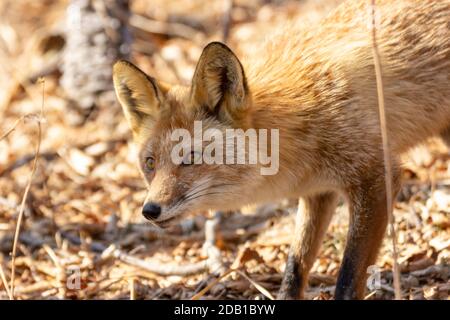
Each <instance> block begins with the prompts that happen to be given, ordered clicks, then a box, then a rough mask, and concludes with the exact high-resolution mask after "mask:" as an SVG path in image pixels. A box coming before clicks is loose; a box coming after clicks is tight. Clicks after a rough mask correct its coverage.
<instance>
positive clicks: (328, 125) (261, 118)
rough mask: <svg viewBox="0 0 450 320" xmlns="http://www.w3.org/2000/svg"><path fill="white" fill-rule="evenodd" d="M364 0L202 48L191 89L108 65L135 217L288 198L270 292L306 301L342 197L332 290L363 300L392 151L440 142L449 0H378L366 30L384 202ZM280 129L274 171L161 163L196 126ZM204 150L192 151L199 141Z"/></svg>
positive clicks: (394, 157) (449, 88)
mask: <svg viewBox="0 0 450 320" xmlns="http://www.w3.org/2000/svg"><path fill="white" fill-rule="evenodd" d="M370 8H371V7H370V5H369V3H368V1H366V0H351V1H344V2H343V3H341V4H340V5H339V6H338V7H337V8H336V9H335V10H334V11H333V12H332V13H331V14H329V15H328V16H327V17H325V18H324V19H323V20H322V21H321V22H320V23H319V24H318V25H317V26H315V27H302V28H297V29H295V28H285V29H283V28H281V29H280V30H281V31H280V32H278V33H277V32H275V35H274V36H272V37H271V38H270V39H268V40H267V41H266V42H264V43H263V44H262V45H261V48H260V49H259V50H258V51H257V52H256V53H254V54H251V55H248V56H246V57H243V58H241V59H239V58H238V56H237V55H236V54H235V53H234V52H233V51H232V50H231V49H230V48H229V47H228V46H226V45H225V44H223V43H220V42H211V43H209V44H208V45H206V47H204V49H203V51H202V53H201V56H200V58H199V60H198V62H197V66H196V68H195V71H194V74H193V77H192V82H191V84H190V85H189V86H184V85H171V84H167V83H165V82H163V81H159V80H157V79H155V78H153V77H151V76H149V75H147V74H146V73H144V72H143V71H141V70H140V69H139V68H138V67H136V66H135V65H133V64H132V63H130V62H128V61H124V60H120V61H118V62H116V63H115V65H114V66H113V82H114V88H115V92H116V95H117V98H118V101H119V102H120V104H121V105H122V107H123V111H124V115H125V117H126V119H127V121H128V123H129V125H130V128H131V131H132V133H133V140H134V142H135V144H136V145H137V146H138V152H137V157H138V159H139V160H138V161H139V168H140V171H141V172H142V175H143V177H144V180H145V182H146V185H147V187H148V196H147V198H146V200H145V203H144V205H143V209H142V214H143V215H144V217H146V218H147V219H149V220H150V221H152V223H154V224H155V225H158V226H160V227H161V228H166V227H168V226H170V225H172V224H173V223H174V222H175V221H178V220H179V219H182V218H183V217H185V216H186V215H188V214H195V213H198V212H203V211H206V210H238V209H239V208H242V207H244V206H246V205H249V204H258V203H267V202H276V201H280V200H282V199H292V198H295V199H299V200H298V201H299V202H298V212H297V215H296V220H295V221H296V222H295V227H294V230H293V237H292V243H291V246H290V249H289V254H288V258H287V262H286V267H285V271H284V277H283V280H282V282H281V288H280V291H279V295H278V298H279V299H304V297H305V295H304V292H305V289H306V287H307V283H308V273H309V271H310V269H311V268H312V265H313V263H314V261H315V258H316V256H317V254H318V251H319V250H320V246H321V243H322V240H323V238H324V235H325V233H326V231H327V227H328V225H329V223H330V220H331V218H332V216H333V214H334V212H335V209H336V207H337V205H338V204H339V201H340V199H343V200H345V201H346V202H347V203H348V207H349V227H348V234H347V240H346V246H345V250H344V253H343V258H342V261H341V265H340V269H339V273H338V276H337V282H336V288H335V294H334V298H335V299H336V300H341V299H363V298H364V295H365V289H366V285H365V284H366V281H367V275H368V274H367V269H368V267H369V266H371V265H373V264H375V263H376V258H377V255H378V251H379V248H380V245H381V242H382V240H383V238H384V235H385V231H386V227H387V224H388V209H392V208H393V206H394V200H395V195H396V194H397V192H398V191H399V189H400V188H401V161H400V156H401V155H402V154H404V153H405V152H407V151H408V150H409V149H410V148H412V147H414V146H415V145H416V144H418V143H422V142H424V141H426V139H428V138H430V137H433V136H441V137H443V138H444V139H446V141H447V142H449V141H450V138H449V137H450V0H439V1H436V0H378V1H376V7H375V9H376V15H375V16H376V23H375V27H376V31H377V39H376V41H377V45H378V50H379V57H380V61H381V66H382V79H383V90H384V96H385V108H386V110H385V112H386V123H387V135H388V137H389V149H390V162H391V166H392V177H391V179H392V199H394V200H393V202H392V203H391V204H389V206H391V208H388V204H387V201H386V195H387V191H386V186H385V171H384V170H385V163H384V159H383V154H384V153H383V143H382V134H381V128H380V115H379V110H378V103H379V102H378V98H377V85H376V76H375V71H374V68H375V65H374V60H373V46H372V39H371V33H370V32H371V31H370V28H369V25H370V24H369V21H371V20H370V19H371V18H370V17H371V16H370V14H369V12H370ZM195 121H202V124H203V126H204V127H205V128H214V129H215V130H219V131H220V132H225V131H226V130H227V129H230V128H232V129H243V130H246V129H251V128H254V129H273V128H276V129H278V130H279V170H278V172H277V173H276V174H273V175H262V174H261V173H260V168H261V166H262V165H261V164H260V163H256V164H248V163H244V164H227V163H223V164H205V163H202V164H195V163H194V162H195V161H194V160H195V158H197V157H198V155H197V154H196V153H195V152H192V153H190V154H188V155H187V156H186V157H187V159H186V161H182V162H181V163H176V164H175V163H174V162H173V161H171V157H170V154H171V150H172V149H173V148H174V146H175V145H176V143H177V142H176V141H173V139H171V132H172V131H173V130H175V129H180V128H182V129H184V130H187V131H188V132H190V133H192V132H193V130H194V122H195ZM201 147H202V146H201Z"/></svg>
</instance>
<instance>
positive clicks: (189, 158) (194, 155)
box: [181, 151, 202, 166]
mask: <svg viewBox="0 0 450 320" xmlns="http://www.w3.org/2000/svg"><path fill="white" fill-rule="evenodd" d="M201 158H202V154H201V153H200V152H196V151H192V152H191V153H189V154H187V155H186V157H184V159H183V162H182V163H181V164H182V165H184V166H189V165H191V164H195V163H200V162H201Z"/></svg>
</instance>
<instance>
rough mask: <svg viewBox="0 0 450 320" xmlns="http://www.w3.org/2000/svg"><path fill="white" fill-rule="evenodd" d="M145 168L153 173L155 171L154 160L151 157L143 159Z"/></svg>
mask: <svg viewBox="0 0 450 320" xmlns="http://www.w3.org/2000/svg"><path fill="white" fill-rule="evenodd" d="M145 167H146V168H147V169H148V170H150V171H153V170H154V169H155V159H154V158H153V157H147V158H145Z"/></svg>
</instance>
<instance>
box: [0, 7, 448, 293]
mask: <svg viewBox="0 0 450 320" xmlns="http://www.w3.org/2000/svg"><path fill="white" fill-rule="evenodd" d="M339 2H341V1H338V0H319V1H317V0H316V1H314V0H310V1H281V0H278V1H263V0H250V1H244V0H238V1H235V5H234V7H233V10H232V12H231V17H232V19H231V20H232V23H231V28H230V36H229V39H228V43H229V45H230V46H231V47H232V48H233V49H234V50H235V51H236V52H237V53H238V55H241V54H244V53H246V52H251V49H252V47H253V45H254V43H256V42H259V41H262V40H263V39H264V38H265V36H266V35H267V33H268V32H269V31H270V30H272V29H273V28H274V27H275V26H277V25H280V24H283V23H284V22H285V21H288V20H294V21H299V22H301V23H304V24H305V25H307V24H312V23H317V22H318V21H319V20H320V18H321V17H323V16H324V15H326V14H327V13H328V12H329V11H330V10H332V9H333V8H334V7H335V6H336V5H337V4H338V3H339ZM67 3H68V1H65V0H57V1H48V0H47V1H44V0H42V1H26V0H18V1H15V0H3V1H2V2H1V4H0V70H1V72H0V119H1V121H0V137H1V136H3V134H4V133H6V132H8V130H9V129H11V128H12V127H13V126H14V125H16V127H15V130H13V131H12V132H10V133H9V134H8V136H6V137H3V138H2V139H1V140H0V266H1V270H0V271H2V270H3V273H4V278H5V281H6V282H7V283H8V287H9V281H10V279H11V276H12V275H11V266H12V262H11V255H10V253H11V251H12V244H13V238H14V234H15V229H16V225H17V219H18V213H19V208H20V204H21V201H22V197H23V195H24V191H25V188H26V186H27V183H28V180H29V177H30V172H31V170H32V165H33V159H34V155H35V148H36V143H37V138H38V134H37V127H38V125H37V124H38V121H39V116H38V115H39V112H40V109H41V99H42V93H41V91H42V84H41V83H38V82H37V81H36V79H37V76H39V75H44V76H45V94H44V96H45V102H44V105H43V106H44V109H43V110H44V117H43V120H42V121H40V123H41V127H42V139H41V146H40V147H41V153H40V156H39V160H38V163H37V168H36V173H35V175H34V177H33V179H32V184H31V189H30V191H29V195H28V197H27V198H26V201H25V211H24V219H23V221H22V225H21V230H20V236H19V243H18V247H17V254H16V256H17V258H16V261H15V266H16V267H15V268H16V271H15V273H16V276H15V283H14V288H15V297H16V298H17V299H130V298H133V299H190V298H192V297H193V296H194V295H196V298H200V299H267V298H270V296H271V295H272V296H276V293H277V290H278V288H279V286H280V282H281V277H282V272H283V270H284V266H285V260H286V255H287V251H288V248H289V242H290V237H291V234H292V229H293V223H294V217H295V212H296V209H295V202H294V201H285V202H283V203H280V204H272V205H267V206H263V207H258V208H253V207H252V208H244V209H243V210H242V212H232V213H222V214H221V215H217V216H216V219H217V220H220V223H219V224H218V227H217V234H216V235H215V236H216V239H215V241H213V242H214V246H213V247H212V248H211V246H209V245H210V244H211V238H210V237H209V236H207V240H206V241H205V224H208V223H207V222H206V221H207V219H208V216H209V214H208V213H199V214H198V215H196V216H195V217H191V218H189V219H187V220H186V221H183V222H182V223H180V224H179V225H177V226H174V227H172V228H170V229H168V230H167V231H161V230H159V229H156V228H155V227H153V226H151V225H149V224H147V223H145V221H144V220H143V219H142V218H141V214H140V209H141V205H142V203H143V201H144V198H145V195H146V191H145V187H144V184H143V181H142V179H141V177H140V175H139V172H138V170H137V167H136V161H135V157H134V153H133V145H132V143H131V135H130V132H129V129H128V125H127V123H126V122H125V119H124V117H123V115H122V112H121V110H120V108H119V107H118V106H117V105H104V106H99V107H98V109H97V110H96V111H95V112H94V115H93V119H92V120H88V121H87V122H86V123H84V124H83V125H81V126H80V125H74V124H73V121H71V117H72V116H73V115H72V113H71V112H69V111H68V110H69V109H70V104H69V103H68V102H67V99H66V98H65V95H64V92H63V91H62V89H61V87H60V85H59V80H60V77H61V70H58V69H57V68H56V69H55V70H53V69H52V68H53V67H52V66H54V65H56V66H58V61H59V60H58V59H60V57H61V52H62V48H61V47H60V46H58V45H55V46H52V45H50V46H46V45H44V44H45V43H51V42H49V39H55V38H52V35H55V34H56V35H59V34H60V32H61V24H62V22H63V21H64V17H65V12H66V11H65V10H66V7H67ZM149 3H150V2H148V1H145V0H134V1H132V11H133V16H134V17H145V18H147V19H151V20H152V21H159V22H162V23H163V24H164V26H165V27H166V29H164V30H165V31H164V30H163V31H160V32H155V31H154V30H151V28H146V27H145V26H142V25H141V26H136V25H134V26H133V27H132V28H131V31H132V33H133V36H134V42H133V47H132V59H133V61H134V62H136V64H138V65H139V66H140V67H141V68H142V69H144V70H145V71H146V72H148V73H149V74H151V75H152V76H155V77H156V78H159V79H161V80H164V81H167V82H171V83H180V82H181V83H188V82H189V81H190V79H191V77H192V73H193V71H194V67H195V63H196V61H197V59H198V57H199V55H200V53H201V50H202V48H203V46H204V45H205V44H207V43H208V42H209V41H212V40H220V39H221V37H222V32H223V26H222V25H223V23H222V20H223V17H224V14H225V13H224V12H226V6H225V5H224V4H225V3H226V1H219V0H214V1H200V0H192V1H187V0H185V1H183V0H170V1H167V0H164V1H163V0H154V1H151V3H152V4H151V5H150V4H149ZM134 21H137V20H134ZM174 25H175V26H176V27H174ZM56 39H59V38H56ZM55 61H56V62H55ZM48 70H51V71H50V72H48ZM16 121H18V122H17V123H16ZM403 176H404V186H403V188H402V191H401V193H400V195H399V199H398V200H399V201H398V202H397V204H396V206H395V212H394V213H395V220H396V221H395V226H396V228H397V236H398V251H399V260H398V262H399V264H400V267H401V271H402V273H401V276H402V295H403V298H404V299H448V297H449V292H450V282H449V274H450V264H449V261H450V215H449V212H450V153H449V150H448V149H447V148H446V147H445V145H444V144H443V143H442V141H440V140H438V139H435V140H431V141H430V142H429V143H427V144H426V145H424V146H420V147H418V148H416V149H414V150H413V151H412V152H411V153H410V154H408V155H406V156H405V158H404V171H403ZM255 192H257V191H255ZM347 218H348V215H347V210H346V206H345V204H344V203H343V204H342V205H341V206H340V207H339V209H338V213H337V214H336V216H335V218H334V220H333V222H332V225H331V226H330V228H329V230H328V233H327V236H326V239H325V241H324V244H323V247H322V249H321V251H320V255H319V258H318V259H317V261H316V263H315V264H314V267H313V270H312V275H311V278H310V288H309V289H308V292H307V297H308V298H309V299H323V300H328V299H332V298H333V291H334V284H335V281H336V275H337V272H338V268H339V262H340V259H341V256H342V252H343V248H344V245H345V238H346V232H347V225H348V221H347ZM213 240H214V239H213ZM217 249H219V250H217ZM211 250H212V251H211ZM212 255H217V256H216V258H217V259H215V260H216V262H217V261H219V263H220V265H219V266H218V269H217V270H222V271H225V272H227V270H228V272H229V273H228V275H227V276H225V277H222V278H220V279H218V277H217V276H216V274H215V272H214V271H215V270H216V269H214V268H212V267H211V265H210V264H208V267H205V264H206V263H210V262H211V261H213V260H214V259H211V257H212ZM213 262H214V261H213ZM392 265H393V262H392V245H391V240H390V238H389V237H388V236H387V237H386V239H385V242H384V244H383V247H382V250H381V253H380V255H379V259H378V261H377V267H375V269H374V270H375V271H374V273H373V274H372V275H371V277H375V278H374V279H378V280H379V281H378V282H377V284H378V285H377V286H375V287H372V288H371V290H368V296H367V299H392V298H393V284H392V282H393V281H392ZM189 268H191V269H190V270H189ZM231 268H232V269H233V270H237V271H229V270H231ZM5 281H0V298H1V299H8V293H7V290H6V289H5V283H4V282H5Z"/></svg>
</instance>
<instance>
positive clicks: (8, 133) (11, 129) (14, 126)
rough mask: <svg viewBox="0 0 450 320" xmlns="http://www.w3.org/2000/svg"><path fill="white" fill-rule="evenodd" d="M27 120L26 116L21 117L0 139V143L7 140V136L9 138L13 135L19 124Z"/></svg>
mask: <svg viewBox="0 0 450 320" xmlns="http://www.w3.org/2000/svg"><path fill="white" fill-rule="evenodd" d="M24 118H25V116H22V117H20V118H19V119H17V120H16V122H14V124H13V125H12V127H11V128H9V129H8V130H7V131H6V132H5V133H4V134H3V135H2V136H1V137H0V141H2V140H3V139H5V138H6V137H7V136H9V135H10V134H11V132H13V131H14V130H15V129H16V127H17V125H18V124H19V122H20V121H22V120H23V119H24Z"/></svg>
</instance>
